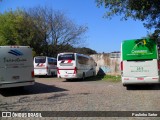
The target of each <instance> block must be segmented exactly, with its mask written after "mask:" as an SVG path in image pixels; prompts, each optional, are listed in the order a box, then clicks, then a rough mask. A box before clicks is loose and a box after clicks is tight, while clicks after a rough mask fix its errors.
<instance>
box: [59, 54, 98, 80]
mask: <svg viewBox="0 0 160 120" xmlns="http://www.w3.org/2000/svg"><path fill="white" fill-rule="evenodd" d="M57 73H58V78H65V79H66V80H70V79H74V78H82V79H85V77H89V76H95V75H96V63H95V61H94V60H93V58H92V57H90V56H87V55H83V54H78V53H59V54H58V55H57Z"/></svg>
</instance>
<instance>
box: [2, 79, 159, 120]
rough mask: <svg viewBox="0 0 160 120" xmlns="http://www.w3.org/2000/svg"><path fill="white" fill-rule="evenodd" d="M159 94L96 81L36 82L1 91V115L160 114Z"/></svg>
mask: <svg viewBox="0 0 160 120" xmlns="http://www.w3.org/2000/svg"><path fill="white" fill-rule="evenodd" d="M159 92H160V86H159V85H147V86H146V85H145V86H144V85H143V86H132V87H130V88H129V90H127V89H126V87H123V86H122V84H121V82H118V83H113V82H106V81H103V80H95V79H93V80H92V79H89V80H85V81H81V80H74V81H70V82H67V81H65V80H64V79H57V78H36V83H35V85H34V86H27V87H24V89H3V90H0V111H160V100H159V99H160V93H159ZM0 119H1V118H0ZM3 119H10V118H3ZM12 119H13V118H12ZM16 119H17V118H16ZM19 119H22V118H19ZM24 119H26V118H24ZM27 119H31V120H32V119H35V118H27ZM37 119H39V118H37ZM42 119H47V120H48V119H55V120H94V119H96V120H106V119H108V120H110V119H111V120H117V119H120V120H125V119H126V120H128V119H129V120H137V119H140V120H146V119H148V120H159V119H160V118H158V117H157V118H156V117H152V118H151V117H150V118H148V117H145V118H142V117H130V118H129V117H125V118H122V117H120V118H118V117H112V118H110V117H54V118H51V117H48V118H42Z"/></svg>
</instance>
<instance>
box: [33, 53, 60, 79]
mask: <svg viewBox="0 0 160 120" xmlns="http://www.w3.org/2000/svg"><path fill="white" fill-rule="evenodd" d="M34 74H35V76H44V75H45V76H55V75H57V59H56V58H53V57H47V56H36V57H34Z"/></svg>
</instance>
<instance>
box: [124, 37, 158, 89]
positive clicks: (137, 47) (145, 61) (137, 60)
mask: <svg viewBox="0 0 160 120" xmlns="http://www.w3.org/2000/svg"><path fill="white" fill-rule="evenodd" d="M121 60H122V61H121V75H122V84H123V85H124V86H127V85H131V84H151V83H160V77H159V76H160V62H159V56H158V48H157V44H156V42H155V41H153V40H151V39H134V40H126V41H123V42H122V44H121Z"/></svg>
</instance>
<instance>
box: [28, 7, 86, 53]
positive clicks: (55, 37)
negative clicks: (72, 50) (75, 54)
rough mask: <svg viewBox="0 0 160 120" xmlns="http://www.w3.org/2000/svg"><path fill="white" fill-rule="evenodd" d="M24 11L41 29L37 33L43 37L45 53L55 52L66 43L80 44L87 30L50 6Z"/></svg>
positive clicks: (61, 48)
mask: <svg viewBox="0 0 160 120" xmlns="http://www.w3.org/2000/svg"><path fill="white" fill-rule="evenodd" d="M25 12H26V14H28V15H29V16H31V17H32V19H33V20H34V21H35V24H36V26H37V27H38V28H40V29H42V31H41V32H40V33H39V34H40V35H41V36H42V37H43V39H44V49H45V51H44V54H45V55H54V54H57V53H58V52H59V51H61V50H63V49H64V48H65V47H64V46H67V45H68V44H69V45H71V46H75V45H77V44H81V38H82V37H83V34H84V33H85V32H86V30H87V27H86V26H83V25H81V26H79V25H77V24H75V23H74V22H73V21H71V20H70V19H69V18H67V17H66V16H65V15H64V13H62V12H60V11H54V10H52V9H51V8H47V7H36V8H31V9H29V10H26V11H25ZM48 46H50V47H48Z"/></svg>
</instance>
